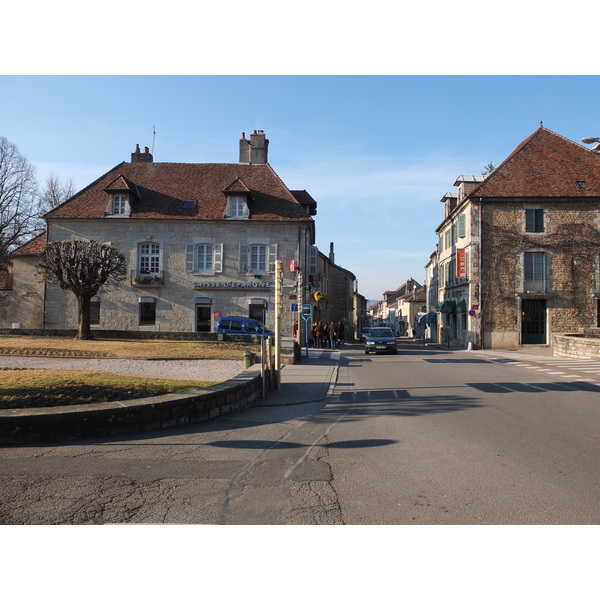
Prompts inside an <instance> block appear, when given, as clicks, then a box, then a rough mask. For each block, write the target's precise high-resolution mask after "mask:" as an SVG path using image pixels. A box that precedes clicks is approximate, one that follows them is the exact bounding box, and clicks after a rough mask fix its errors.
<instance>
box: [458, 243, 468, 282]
mask: <svg viewBox="0 0 600 600" xmlns="http://www.w3.org/2000/svg"><path fill="white" fill-rule="evenodd" d="M466 276H467V257H466V253H465V249H464V248H457V250H456V277H457V278H458V279H465V278H466Z"/></svg>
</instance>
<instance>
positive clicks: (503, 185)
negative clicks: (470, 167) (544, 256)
mask: <svg viewBox="0 0 600 600" xmlns="http://www.w3.org/2000/svg"><path fill="white" fill-rule="evenodd" d="M581 181H583V182H585V187H584V188H580V187H579V185H578V182H581ZM469 197H471V198H501V197H505V198H516V197H531V198H534V197H535V198H551V197H552V198H559V197H560V198H586V197H600V156H599V155H598V154H596V153H595V152H592V151H591V150H588V149H587V148H584V147H583V146H580V145H579V144H576V143H575V142H572V141H571V140H568V139H567V138H564V137H562V136H560V135H558V134H556V133H554V132H553V131H550V130H549V129H545V128H544V127H540V128H539V129H538V130H537V131H535V132H534V133H533V134H532V135H530V136H529V137H528V138H527V139H525V140H523V141H522V142H521V143H520V144H519V145H518V146H517V148H515V150H514V151H513V152H512V153H511V154H510V155H509V156H508V158H506V160H504V161H503V162H502V163H501V164H500V165H499V166H498V167H496V169H495V170H494V171H492V173H491V174H490V175H489V176H488V177H487V178H486V179H484V181H483V183H481V184H480V185H479V186H477V187H476V188H474V189H473V190H472V191H471V192H470V193H469Z"/></svg>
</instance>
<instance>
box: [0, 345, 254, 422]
mask: <svg viewBox="0 0 600 600" xmlns="http://www.w3.org/2000/svg"><path fill="white" fill-rule="evenodd" d="M247 348H250V349H251V350H252V351H253V352H260V348H259V347H257V346H256V345H254V344H243V343H227V342H201V341H169V340H113V339H97V340H75V339H71V338H62V337H45V336H44V337H31V336H14V335H5V336H0V410H2V409H7V408H35V407H46V406H64V405H69V404H70V405H73V404H89V403H93V402H110V401H113V400H127V399H132V398H144V397H146V396H158V395H161V394H166V393H170V392H177V391H182V390H188V389H193V388H199V387H206V386H209V385H213V384H214V383H216V382H214V381H183V380H172V379H146V378H141V377H127V376H123V375H113V374H110V373H105V372H103V371H102V372H101V371H78V370H66V369H4V368H1V364H2V356H3V355H4V356H6V355H10V356H43V357H48V358H53V357H56V358H155V359H156V358H179V359H185V358H207V359H221V360H242V359H243V355H244V350H246V349H247Z"/></svg>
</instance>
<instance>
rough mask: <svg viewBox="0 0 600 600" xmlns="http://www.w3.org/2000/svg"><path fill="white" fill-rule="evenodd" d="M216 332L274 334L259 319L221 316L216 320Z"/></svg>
mask: <svg viewBox="0 0 600 600" xmlns="http://www.w3.org/2000/svg"><path fill="white" fill-rule="evenodd" d="M215 331H216V332H217V333H236V334H246V335H275V334H274V333H273V332H272V331H269V330H268V329H267V328H266V327H265V326H264V325H263V324H262V323H261V322H260V321H256V320H255V319H247V318H245V317H221V318H220V319H219V321H218V322H217V328H216V329H215Z"/></svg>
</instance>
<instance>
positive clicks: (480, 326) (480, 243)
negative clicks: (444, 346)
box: [477, 198, 483, 350]
mask: <svg viewBox="0 0 600 600" xmlns="http://www.w3.org/2000/svg"><path fill="white" fill-rule="evenodd" d="M482 206H483V203H482V199H481V198H479V298H478V302H477V304H478V305H479V348H480V349H481V350H483V303H482V301H481V299H482V295H483V289H482V288H483V285H482V282H483V277H482V275H481V272H482V263H481V257H482V254H483V253H482V250H481V246H482V245H483V229H482V216H481V213H482Z"/></svg>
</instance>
